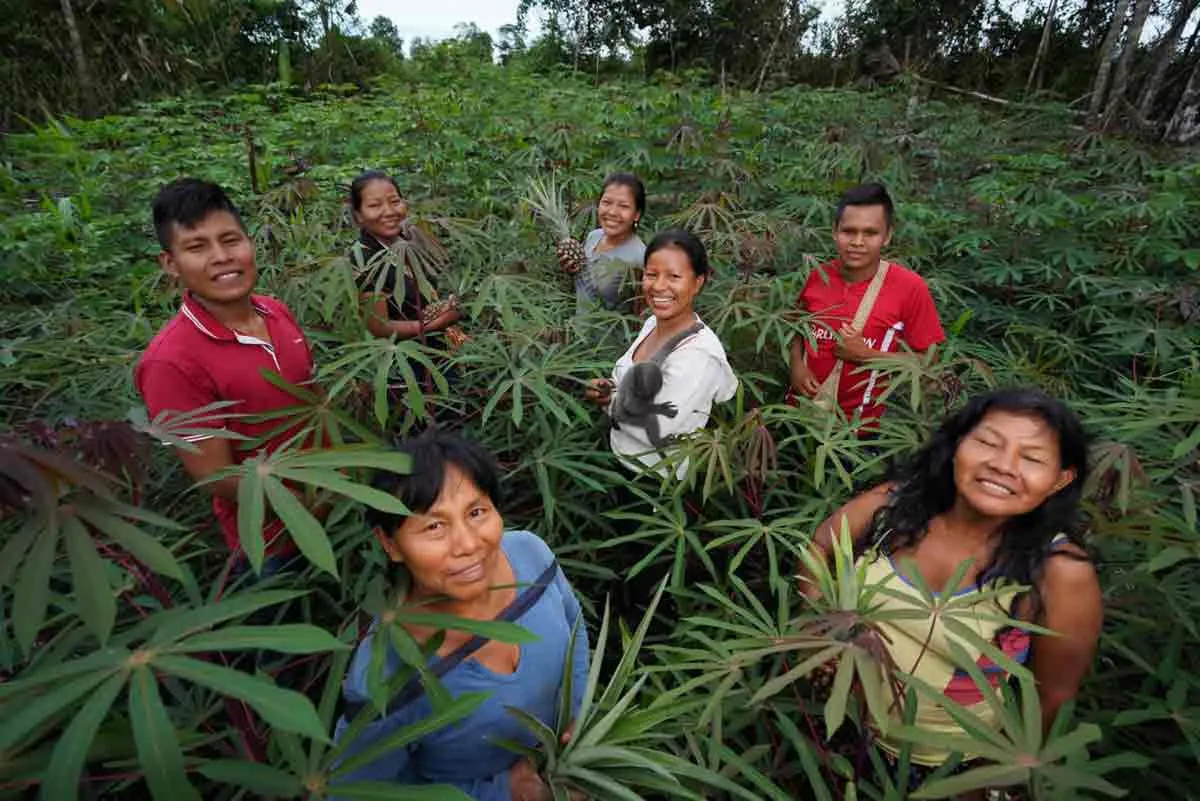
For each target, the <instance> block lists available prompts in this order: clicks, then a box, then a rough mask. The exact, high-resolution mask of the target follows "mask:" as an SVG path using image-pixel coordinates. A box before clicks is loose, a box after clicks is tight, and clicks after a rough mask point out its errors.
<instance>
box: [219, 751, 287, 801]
mask: <svg viewBox="0 0 1200 801" xmlns="http://www.w3.org/2000/svg"><path fill="white" fill-rule="evenodd" d="M197 771H199V773H200V774H201V775H203V776H205V777H207V778H209V779H212V780H213V781H215V782H220V783H221V784H232V785H234V786H236V787H240V788H242V789H243V790H247V791H249V792H250V793H252V794H254V795H255V796H258V797H262V798H295V797H296V796H298V795H300V794H302V793H303V792H304V784H303V782H301V781H300V779H299V777H297V776H294V775H292V774H291V773H288V772H286V771H282V770H280V769H279V768H276V767H272V766H271V765H264V764H262V763H260V762H244V761H242V760H240V759H214V760H212V761H210V762H204V763H202V764H201V765H200V766H199V767H198V768H197Z"/></svg>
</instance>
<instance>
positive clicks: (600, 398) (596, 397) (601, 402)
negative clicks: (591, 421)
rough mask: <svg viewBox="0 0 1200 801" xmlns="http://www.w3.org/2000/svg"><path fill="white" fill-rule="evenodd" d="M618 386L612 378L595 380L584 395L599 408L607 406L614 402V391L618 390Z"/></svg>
mask: <svg viewBox="0 0 1200 801" xmlns="http://www.w3.org/2000/svg"><path fill="white" fill-rule="evenodd" d="M616 386H617V385H616V384H615V383H614V382H613V380H612V379H611V378H593V379H592V380H591V381H589V382H588V385H587V389H585V390H584V394H585V395H586V396H587V399H588V400H590V401H591V402H592V403H594V404H596V405H597V406H607V405H608V402H609V401H611V400H612V394H613V390H614V389H616Z"/></svg>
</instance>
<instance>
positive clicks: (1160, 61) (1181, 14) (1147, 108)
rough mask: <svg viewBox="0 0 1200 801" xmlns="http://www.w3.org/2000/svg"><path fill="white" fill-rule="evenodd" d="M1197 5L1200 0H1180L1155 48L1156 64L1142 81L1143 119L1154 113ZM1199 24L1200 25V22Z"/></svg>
mask: <svg viewBox="0 0 1200 801" xmlns="http://www.w3.org/2000/svg"><path fill="white" fill-rule="evenodd" d="M1197 7H1200V0H1180V2H1179V3H1178V4H1177V5H1176V7H1175V14H1174V16H1173V17H1172V18H1171V27H1170V28H1168V29H1167V32H1166V33H1165V34H1163V36H1162V39H1160V40H1159V42H1158V46H1157V47H1156V48H1155V51H1154V66H1153V67H1152V68H1151V70H1150V74H1149V75H1148V76H1147V77H1146V80H1145V81H1144V82H1143V83H1142V91H1141V93H1140V94H1139V95H1138V101H1137V109H1138V114H1139V115H1140V116H1141V117H1142V119H1147V120H1148V119H1150V117H1151V115H1152V114H1153V113H1154V101H1155V100H1157V99H1158V93H1159V91H1160V90H1161V89H1162V84H1163V79H1164V78H1166V76H1167V70H1168V69H1169V68H1170V66H1171V63H1172V62H1173V61H1174V60H1175V57H1176V55H1177V53H1176V48H1178V47H1179V39H1180V37H1181V36H1183V31H1184V29H1185V28H1186V27H1187V23H1188V20H1189V19H1191V18H1192V15H1193V14H1194V13H1195V12H1196V8H1197ZM1197 24H1198V25H1200V23H1197Z"/></svg>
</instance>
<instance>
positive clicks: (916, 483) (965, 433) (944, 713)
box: [801, 389, 1103, 798]
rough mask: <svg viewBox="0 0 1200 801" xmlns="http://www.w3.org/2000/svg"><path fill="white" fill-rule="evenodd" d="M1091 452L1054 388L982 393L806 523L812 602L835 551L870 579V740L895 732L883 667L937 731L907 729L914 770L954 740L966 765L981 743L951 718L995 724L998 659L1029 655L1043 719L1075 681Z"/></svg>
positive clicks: (1083, 607)
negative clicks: (881, 710)
mask: <svg viewBox="0 0 1200 801" xmlns="http://www.w3.org/2000/svg"><path fill="white" fill-rule="evenodd" d="M1087 454H1088V448H1087V437H1086V436H1085V434H1084V431H1083V426H1082V424H1081V423H1080V421H1079V419H1078V418H1077V417H1076V416H1075V414H1074V413H1073V412H1071V411H1070V409H1068V408H1067V407H1066V406H1065V405H1064V404H1063V403H1062V402H1060V401H1058V400H1055V399H1054V398H1051V397H1049V396H1047V395H1045V394H1044V393H1042V392H1040V391H1037V390H1020V389H1008V390H999V391H995V392H991V393H989V394H987V395H983V396H980V397H976V398H973V399H972V400H971V401H969V402H968V403H967V405H966V406H965V407H964V408H963V409H962V410H960V411H959V412H957V413H956V414H954V415H952V416H951V417H949V418H948V419H947V420H946V421H945V422H944V423H943V424H942V426H941V428H940V429H939V430H938V431H937V432H936V433H935V434H934V435H933V438H932V439H931V440H930V442H929V443H928V444H927V445H926V446H925V447H924V448H922V449H921V450H920V451H919V452H918V453H917V454H915V455H914V456H913V457H912V458H911V459H909V460H908V461H906V462H905V463H903V464H900V465H898V466H897V467H896V468H895V469H893V471H892V478H891V480H890V481H888V482H886V483H884V484H882V485H881V486H879V487H876V488H875V489H873V490H871V491H869V492H866V493H864V494H862V495H860V496H858V497H857V498H854V499H853V500H851V501H850V502H849V503H847V504H846V505H845V506H843V507H842V508H841V509H839V510H838V511H837V512H836V513H835V514H834V515H833V516H832V517H830V518H829V519H828V520H826V521H825V522H824V523H822V524H821V526H820V527H819V528H818V529H817V533H816V535H815V536H814V538H813V542H812V545H811V550H810V556H813V557H815V558H814V559H813V560H812V561H811V563H810V565H811V566H812V567H813V568H815V570H809V571H804V572H803V573H802V576H801V579H802V581H803V582H804V584H805V589H804V592H805V593H806V594H807V595H808V596H809V597H810V598H813V599H814V602H815V605H816V607H817V610H818V611H824V612H829V613H831V614H837V611H836V610H833V609H829V608H827V607H828V603H827V602H826V600H825V599H824V598H819V597H818V596H819V595H820V592H819V590H818V585H819V584H820V585H821V586H824V587H825V589H826V595H829V596H830V597H831V598H832V596H833V595H834V594H835V592H834V590H836V587H835V586H834V585H833V584H831V583H830V582H831V581H833V582H836V581H838V578H837V577H836V576H835V577H832V578H831V577H830V576H829V575H828V574H824V570H823V567H822V565H821V563H822V562H824V561H827V560H830V561H831V560H832V557H833V554H834V551H835V550H836V551H838V552H839V554H840V556H839V557H838V560H837V561H838V563H839V564H841V563H844V560H848V559H856V560H857V565H858V566H859V570H860V571H861V579H860V580H861V581H862V582H863V585H864V587H865V588H866V591H867V592H874V593H875V594H874V595H873V596H872V597H873V599H874V600H873V601H872V602H871V603H872V604H874V606H873V608H872V611H871V612H870V613H869V617H870V619H871V622H869V624H868V625H867V628H868V629H870V632H869V633H867V634H863V635H862V637H860V639H862V638H868V639H871V640H876V638H877V643H878V644H879V645H880V646H881V648H882V649H883V650H886V652H887V660H886V661H887V662H888V663H890V666H891V668H892V669H884V668H883V667H881V669H880V670H879V671H877V678H879V679H880V680H881V682H882V684H883V686H882V687H881V689H880V692H881V697H883V698H885V699H888V701H887V702H888V703H890V709H889V715H890V717H891V723H890V724H889V725H888V726H887V730H886V731H884V732H883V733H882V734H881V735H880V736H879V744H880V745H881V747H882V748H883V750H884V752H885V753H886V754H888V755H891V756H893V757H895V756H897V755H899V754H900V753H901V748H902V746H903V745H904V742H903V741H902V740H900V739H899V738H897V737H896V736H895V734H894V732H895V731H896V730H897V729H899V728H900V724H901V720H902V719H903V717H904V714H903V713H904V710H903V709H902V707H903V706H904V693H903V691H901V692H899V693H894V692H893V683H892V680H891V679H889V678H888V676H889V675H895V674H899V673H903V674H908V675H911V676H914V677H915V679H916V681H915V682H913V683H914V685H915V686H916V688H917V702H916V709H915V726H916V730H917V731H919V732H929V733H931V734H932V735H933V737H931V738H930V739H929V740H927V741H921V740H920V739H914V740H913V742H912V761H913V763H915V764H914V767H915V770H914V771H912V772H911V773H910V778H912V777H913V774H916V778H917V779H918V780H920V779H921V778H922V776H923V775H924V774H927V773H928V772H930V771H931V770H933V769H934V768H936V767H938V766H940V765H942V764H943V763H945V762H947V761H948V760H949V759H950V758H951V748H950V747H949V745H950V744H951V743H954V744H955V745H956V747H955V749H954V750H957V751H960V752H965V759H966V767H968V768H969V767H973V766H974V760H975V759H976V755H975V754H972V753H971V744H972V743H973V742H982V741H978V740H973V739H970V738H968V737H967V734H966V731H965V730H964V728H963V727H962V726H961V725H960V724H959V719H960V718H961V716H963V715H967V716H970V717H973V718H974V719H976V720H977V721H978V723H979V726H980V727H982V728H984V729H990V730H992V731H998V730H999V729H1000V726H1001V720H1002V716H1001V714H1000V708H999V705H1000V704H1001V703H1003V696H1002V695H1001V694H1000V692H999V689H998V688H999V687H1000V685H1001V684H1002V683H1004V682H1005V681H1007V680H1008V679H1009V678H1010V673H1009V670H1011V669H1021V670H1023V669H1024V668H1016V665H1022V666H1028V667H1029V668H1031V672H1032V678H1033V679H1034V680H1035V682H1036V688H1037V689H1036V692H1037V696H1038V701H1039V702H1040V703H1039V705H1038V706H1040V712H1041V720H1040V721H1035V723H1040V724H1041V726H1042V728H1043V730H1048V729H1049V728H1050V726H1051V724H1052V723H1053V722H1054V720H1055V717H1056V716H1057V714H1058V711H1059V709H1060V708H1061V707H1062V706H1063V704H1065V703H1066V702H1067V701H1069V700H1071V699H1072V698H1074V697H1075V694H1076V693H1077V692H1078V690H1079V684H1080V682H1081V681H1082V679H1083V677H1084V675H1085V674H1086V673H1087V672H1088V669H1089V668H1090V666H1091V661H1092V656H1093V654H1094V653H1095V649H1096V642H1097V639H1098V637H1099V634H1100V625H1101V620H1102V617H1103V609H1102V599H1101V592H1100V585H1099V582H1098V580H1097V577H1096V570H1095V568H1094V567H1093V565H1092V563H1091V561H1090V560H1089V558H1088V555H1087V551H1086V550H1085V547H1084V544H1083V539H1082V534H1083V531H1084V529H1085V528H1086V525H1085V520H1084V519H1083V516H1082V514H1081V512H1080V508H1079V504H1080V498H1081V496H1082V494H1083V486H1084V484H1085V482H1086V479H1087ZM851 554H852V555H851ZM822 574H824V575H823V578H824V581H821V582H814V581H813V579H814V578H815V576H817V575H822ZM927 592H929V593H932V596H931V597H932V598H933V601H932V602H931V601H930V600H929V596H927V594H926V593H927ZM950 596H953V597H952V598H950ZM931 604H933V605H931ZM823 617H826V618H827V617H828V615H823ZM856 641H857V640H856ZM863 641H864V642H865V640H863ZM855 647H857V646H855ZM896 678H898V676H896ZM901 685H903V680H901ZM1023 686H1025V687H1031V686H1032V685H1029V684H1024V685H1023ZM1026 709H1027V710H1028V709H1029V707H1028V706H1026ZM908 711H909V712H914V710H908ZM1027 725H1028V723H1027ZM964 778H965V777H964ZM984 783H986V777H981V784H984ZM963 797H964V798H979V797H982V796H980V795H978V794H976V795H967V796H963Z"/></svg>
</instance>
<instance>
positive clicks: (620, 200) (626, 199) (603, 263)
mask: <svg viewBox="0 0 1200 801" xmlns="http://www.w3.org/2000/svg"><path fill="white" fill-rule="evenodd" d="M645 211H646V187H645V186H644V185H643V184H642V182H641V179H639V178H638V177H637V176H636V175H634V174H633V173H629V172H618V173H614V174H612V175H610V176H608V177H607V178H605V179H604V187H603V189H601V192H600V200H599V202H598V203H597V204H596V221H597V222H598V223H600V227H599V228H597V229H596V230H594V231H592V232H591V233H590V234H588V235H587V239H585V240H584V242H583V255H584V258H585V259H586V262H585V263H584V264H582V265H580V263H579V260H578V257H577V256H573V257H570V258H568V259H566V260H560V264H562V266H563V269H564V270H566V271H568V272H572V271H574V272H575V306H576V313H577V314H584V313H586V312H587V311H588V310H589V309H593V308H595V307H596V305H597V304H599V305H602V306H603V307H604V308H606V309H608V310H610V311H613V310H616V309H618V308H620V306H621V301H622V300H623V298H622V297H621V286H622V284H624V283H625V281H626V279H627V278H628V277H629V276H630V275H631V273H632V272H633V269H636V268H638V267H641V265H642V262H643V261H644V260H645V258H646V245H645V243H643V242H642V240H641V238H640V237H639V236H638V235H637V227H638V223H639V222H640V221H641V219H642V214H644V213H645ZM580 267H582V269H580Z"/></svg>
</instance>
